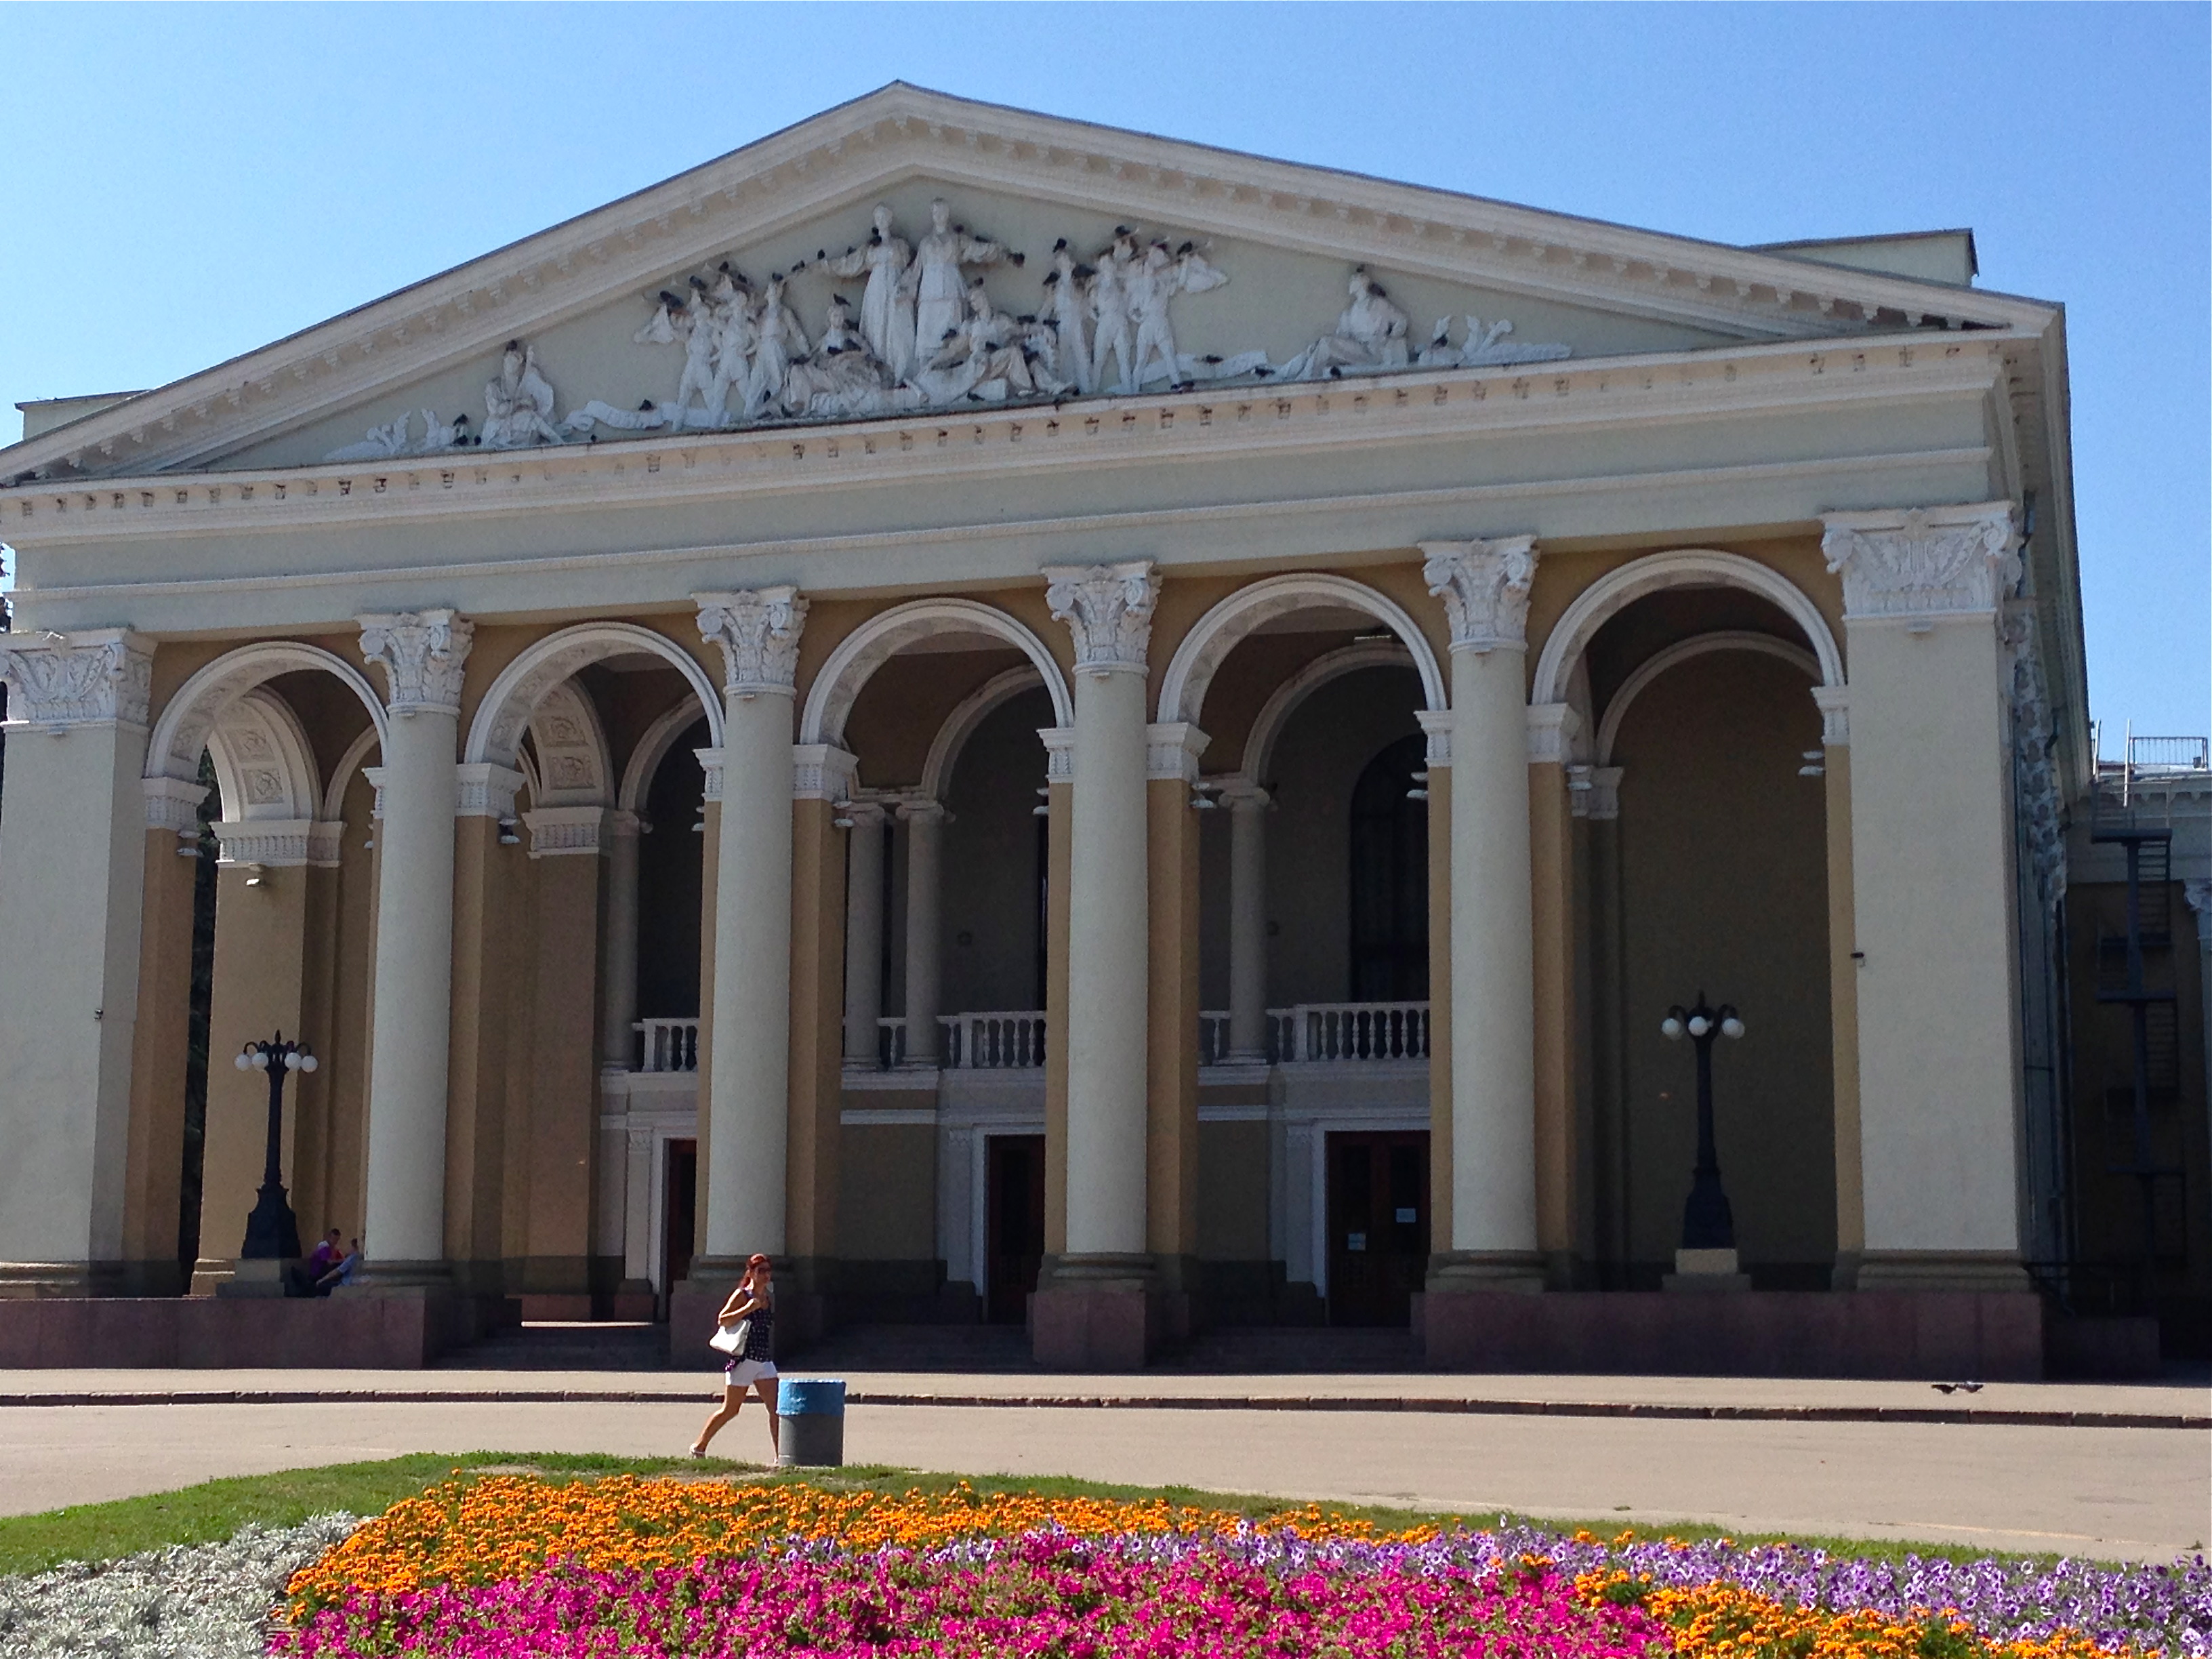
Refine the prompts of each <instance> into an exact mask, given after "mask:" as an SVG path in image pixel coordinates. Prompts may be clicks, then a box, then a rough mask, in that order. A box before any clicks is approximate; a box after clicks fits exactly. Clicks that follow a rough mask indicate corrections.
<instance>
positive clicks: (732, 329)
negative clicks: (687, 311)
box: [702, 263, 760, 426]
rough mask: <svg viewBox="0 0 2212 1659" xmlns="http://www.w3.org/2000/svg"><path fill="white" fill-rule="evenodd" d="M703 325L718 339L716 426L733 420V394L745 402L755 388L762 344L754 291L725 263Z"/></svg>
mask: <svg viewBox="0 0 2212 1659" xmlns="http://www.w3.org/2000/svg"><path fill="white" fill-rule="evenodd" d="M705 297H706V304H705V308H704V315H703V318H702V321H703V322H704V323H705V325H706V326H707V327H708V330H709V331H711V333H712V335H713V338H714V380H712V381H711V382H710V383H709V384H708V393H707V418H708V421H709V422H712V423H713V424H714V425H715V426H722V425H726V423H727V422H728V421H729V417H730V394H731V393H732V392H736V393H737V394H738V400H739V401H740V402H743V401H744V397H745V392H746V388H747V387H748V386H750V385H751V384H752V372H753V356H754V353H755V352H756V351H757V349H758V347H759V344H760V319H759V316H758V314H757V307H756V305H755V303H754V301H753V291H752V289H751V287H750V285H749V284H748V283H746V282H745V279H744V277H743V276H740V275H738V272H736V271H735V270H732V269H731V268H730V266H729V264H727V263H725V264H723V266H722V268H721V270H720V271H719V272H718V273H717V274H716V276H715V279H714V284H713V286H712V287H710V288H708V289H707V291H706V296H705Z"/></svg>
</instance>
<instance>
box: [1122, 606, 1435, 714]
mask: <svg viewBox="0 0 2212 1659" xmlns="http://www.w3.org/2000/svg"><path fill="white" fill-rule="evenodd" d="M1316 606H1328V607H1330V608H1333V609H1337V610H1346V611H1365V612H1366V613H1367V614H1368V615H1369V616H1370V617H1374V618H1375V619H1376V621H1377V622H1379V623H1382V624H1383V626H1384V627H1385V628H1388V629H1389V630H1390V631H1391V632H1392V633H1393V634H1395V635H1397V636H1398V641H1399V643H1400V644H1401V645H1402V646H1403V647H1405V649H1406V652H1407V655H1408V656H1409V657H1410V658H1411V659H1412V660H1413V666H1414V668H1415V669H1416V670H1418V671H1419V673H1420V676H1421V692H1422V695H1423V696H1425V697H1426V698H1427V700H1428V706H1429V707H1430V708H1432V709H1442V708H1449V707H1450V706H1451V694H1450V690H1449V687H1448V685H1447V684H1446V682H1445V679H1444V673H1443V668H1442V667H1441V666H1440V665H1438V664H1437V653H1435V652H1434V651H1432V650H1431V649H1430V648H1429V641H1428V638H1427V636H1426V635H1424V634H1423V633H1422V632H1421V630H1420V629H1419V627H1418V626H1417V625H1416V624H1415V623H1414V621H1413V618H1412V617H1409V616H1407V614H1406V612H1405V610H1404V609H1403V607H1401V606H1400V605H1398V604H1397V603H1396V602H1395V601H1394V600H1391V599H1386V598H1385V597H1384V596H1383V595H1382V594H1381V593H1378V592H1376V591H1375V590H1374V589H1373V588H1371V587H1370V586H1367V585H1366V584H1365V583H1364V582H1356V581H1353V580H1351V579H1350V578H1349V577H1346V576H1332V575H1326V574H1320V573H1318V572H1316V573H1310V574H1291V575H1283V576H1269V577H1267V578H1266V579H1265V580H1261V581H1256V582H1254V583H1252V584H1250V585H1249V586H1245V587H1240V588H1238V589H1237V591H1236V592H1234V593H1231V595H1230V596H1229V597H1228V598H1227V599H1223V600H1222V601H1221V602H1220V603H1219V604H1218V605H1215V606H1214V607H1213V608H1212V610H1211V611H1207V612H1206V614H1205V615H1204V616H1203V617H1200V618H1199V620H1198V625H1197V626H1196V627H1194V628H1193V629H1191V630H1190V632H1189V633H1188V634H1186V635H1183V640H1182V644H1181V645H1179V646H1177V647H1176V653H1175V655H1174V656H1173V657H1172V658H1170V659H1169V661H1168V671H1167V674H1166V676H1165V677H1164V678H1163V679H1162V681H1161V683H1160V714H1159V718H1160V720H1162V721H1163V722H1167V721H1171V720H1188V721H1190V722H1192V723H1193V724H1196V723H1197V722H1198V718H1199V715H1200V713H1202V712H1203V711H1204V709H1205V708H1206V690H1207V688H1208V687H1210V686H1211V685H1212V684H1213V676H1214V674H1215V673H1216V672H1217V671H1218V670H1219V669H1220V667H1221V664H1222V661H1223V659H1225V658H1226V657H1227V656H1228V655H1229V653H1231V651H1232V650H1234V649H1236V647H1237V644H1238V643H1239V642H1240V641H1243V639H1244V638H1246V637H1247V636H1248V635H1250V634H1252V633H1253V632H1254V631H1255V630H1256V629H1258V628H1259V627H1260V626H1261V624H1262V623H1267V622H1271V621H1273V619H1274V618H1275V617H1282V616H1287V615H1289V614H1290V613H1291V611H1304V610H1310V609H1312V608H1314V607H1316Z"/></svg>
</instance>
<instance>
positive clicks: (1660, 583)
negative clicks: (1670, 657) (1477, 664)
mask: <svg viewBox="0 0 2212 1659" xmlns="http://www.w3.org/2000/svg"><path fill="white" fill-rule="evenodd" d="M1674 587H1735V588H1741V589H1742V590H1743V591H1744V592H1749V593H1754V594H1757V595H1758V596H1759V598H1760V599H1765V600H1766V601H1767V602H1768V603H1769V604H1771V605H1774V606H1775V607H1776V608H1777V609H1778V610H1779V611H1782V613H1783V614H1784V615H1785V616H1786V617H1789V618H1790V621H1791V622H1792V623H1795V624H1796V627H1797V629H1798V631H1799V632H1800V633H1801V634H1802V635H1804V636H1805V642H1806V644H1807V645H1808V646H1809V647H1811V649H1812V655H1813V660H1814V669H1815V672H1814V679H1815V680H1816V681H1817V682H1818V683H1819V684H1821V685H1824V686H1840V685H1842V684H1844V653H1843V651H1842V650H1841V648H1840V647H1838V645H1837V643H1836V636H1835V635H1834V634H1833V633H1832V632H1831V631H1830V630H1829V628H1828V623H1827V619H1826V617H1822V616H1821V615H1820V607H1819V606H1817V605H1814V603H1813V601H1812V599H1810V598H1809V597H1808V596H1807V594H1806V593H1805V592H1804V590H1803V589H1802V588H1800V587H1799V586H1797V585H1796V583H1795V582H1793V581H1791V580H1790V579H1789V578H1788V577H1786V576H1784V575H1783V574H1780V573H1779V572H1778V571H1776V570H1773V569H1771V568H1769V567H1767V566H1765V565H1763V564H1760V563H1759V562H1758V561H1757V560H1755V559H1747V558H1745V557H1744V556H1742V555H1741V553H1723V552H1718V551H1717V550H1713V549H1711V548H1685V549H1680V550H1676V551H1674V552H1669V553H1654V554H1650V555H1649V556H1646V557H1644V558H1640V559H1635V560H1632V561H1631V562H1629V563H1627V564H1625V565H1623V566H1621V567H1620V568H1619V569H1618V570H1612V571H1608V572H1607V574H1605V575H1603V576H1601V577H1600V578H1599V579H1598V580H1596V581H1595V582H1593V583H1591V584H1590V585H1589V586H1588V587H1586V588H1584V589H1583V591H1582V592H1580V593H1578V594H1577V595H1576V596H1575V600H1574V603H1572V604H1571V605H1569V606H1568V607H1567V608H1566V611H1565V613H1564V614H1562V615H1561V617H1559V621H1558V622H1557V623H1553V627H1552V631H1551V634H1550V635H1549V636H1548V637H1547V639H1546V640H1545V641H1544V648H1543V651H1542V653H1541V654H1540V655H1539V656H1538V657H1537V659H1536V671H1535V674H1534V678H1533V679H1532V682H1531V684H1530V686H1529V690H1528V701H1529V702H1530V703H1532V704H1535V705H1540V706H1541V705H1543V704H1547V703H1558V702H1566V701H1567V690H1568V686H1569V684H1570V681H1571V678H1572V677H1573V675H1574V673H1575V671H1576V670H1577V668H1578V667H1580V665H1581V664H1582V660H1583V653H1584V652H1586V651H1587V650H1589V642H1590V641H1591V640H1592V639H1593V638H1595V636H1596V634H1597V631H1598V629H1601V628H1602V627H1604V626H1605V624H1606V623H1607V622H1609V621H1611V620H1612V619H1613V617H1617V616H1619V615H1620V612H1621V611H1625V610H1626V609H1627V608H1628V607H1629V606H1630V605H1633V604H1634V603H1635V602H1636V601H1637V600H1638V599H1642V598H1644V596H1645V595H1646V594H1648V593H1657V592H1663V591H1665V590H1666V589H1668V588H1674ZM1614 700H1615V701H1616V702H1618V701H1619V696H1618V695H1617V694H1616V696H1615V699H1614Z"/></svg>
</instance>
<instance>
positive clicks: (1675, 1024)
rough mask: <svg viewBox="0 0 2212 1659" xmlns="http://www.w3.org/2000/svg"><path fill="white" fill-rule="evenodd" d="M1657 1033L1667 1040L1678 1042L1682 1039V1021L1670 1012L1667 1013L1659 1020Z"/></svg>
mask: <svg viewBox="0 0 2212 1659" xmlns="http://www.w3.org/2000/svg"><path fill="white" fill-rule="evenodd" d="M1659 1035H1660V1036H1662V1037H1665V1038H1666V1039H1667V1041H1668V1042H1680V1041H1681V1040H1682V1022H1681V1021H1680V1020H1679V1019H1677V1018H1674V1015H1672V1014H1669V1015H1668V1016H1667V1018H1664V1019H1662V1020H1661V1021H1660V1022H1659Z"/></svg>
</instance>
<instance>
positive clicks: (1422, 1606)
mask: <svg viewBox="0 0 2212 1659" xmlns="http://www.w3.org/2000/svg"><path fill="white" fill-rule="evenodd" d="M289 1588H290V1601H289V1606H288V1613H289V1625H288V1626H287V1627H286V1628H284V1629H283V1630H281V1631H280V1632H278V1633H277V1634H276V1637H275V1638H272V1651H274V1652H276V1653H278V1654H282V1655H287V1656H295V1659H367V1656H370V1655H402V1654H452V1655H461V1656H470V1659H523V1656H532V1659H586V1656H589V1659H601V1656H607V1659H612V1656H617V1655H619V1656H623V1659H663V1656H670V1659H672V1656H676V1655H679V1654H693V1653H698V1654H715V1655H720V1654H732V1655H744V1656H747V1659H787V1656H788V1659H798V1656H800V1655H805V1656H808V1659H866V1656H891V1655H897V1656H916V1659H920V1656H935V1655H961V1656H971V1655H972V1656H1000V1655H1004V1656H1008V1659H1012V1656H1044V1655H1054V1656H1061V1655H1064V1656H1069V1659H1076V1656H1095V1659H1108V1656H1129V1659H1217V1656H1218V1659H1231V1656H1237V1659H1243V1656H1283V1659H1288V1656H1292V1655H1299V1656H1304V1655H1314V1656H1320V1655H1331V1656H1337V1655H1341V1656H1346V1659H1351V1656H1366V1655H1389V1656H1401V1659H1429V1656H1437V1659H1442V1656H1447V1655H1449V1656H1463V1655H1472V1656H1480V1659H1538V1656H1546V1659H1549V1656H1559V1659H1666V1656H1680V1659H1770V1656H1771V1659H2093V1656H2096V1655H2100V1654H2108V1653H2130V1654H2142V1655H2152V1654H2166V1655H2170V1656H2172V1659H2206V1656H2212V1572H2208V1571H2207V1570H2206V1568H2205V1567H2204V1565H2203V1562H2202V1561H2201V1560H2200V1561H2198V1562H2197V1563H2196V1564H2195V1565H2191V1566H2189V1567H2186V1568H2175V1569H2118V1568H2109V1567H2103V1566H2095V1565H2087V1564H2082V1563H2068V1562H2061V1563H2059V1564H2058V1565H2057V1566H2055V1567H2033V1566H2030V1565H2021V1564H2018V1563H2005V1562H2000V1561H1996V1560H1990V1561H1983V1562H1978V1563H1975V1564H1973V1565H1958V1564H1954V1563H1951V1562H1948V1561H1942V1560H1923V1559H1914V1558H1907V1559H1905V1561H1903V1562H1901V1563H1882V1562H1875V1561H1863V1560H1857V1559H1845V1558H1839V1557H1833V1556H1830V1555H1827V1554H1826V1553H1822V1552H1820V1551H1817V1550H1809V1549H1803V1548H1799V1547H1792V1546H1773V1547H1755V1548H1739V1547H1735V1546H1733V1545H1731V1544H1729V1543H1728V1542H1727V1541H1716V1542H1711V1543H1705V1544H1696V1545H1691V1544H1683V1543H1679V1542H1675V1541H1664V1542H1641V1543H1639V1542H1637V1541H1634V1539H1633V1537H1632V1534H1623V1535H1622V1536H1621V1537H1620V1538H1619V1539H1616V1540H1614V1541H1611V1542H1607V1541H1601V1540H1599V1539H1597V1538H1595V1537H1594V1536H1592V1535H1590V1534H1587V1533H1581V1534H1575V1535H1573V1536H1572V1537H1568V1536H1563V1535H1561V1534H1557V1533H1551V1532H1546V1531H1543V1530H1541V1529H1538V1528H1500V1529H1496V1530H1490V1531H1475V1530H1471V1529H1453V1530H1443V1529H1439V1528H1433V1527H1424V1528H1415V1529H1412V1530H1409V1531H1406V1532H1401V1533H1386V1532H1383V1531H1382V1530H1380V1529H1378V1528H1375V1527H1374V1526H1372V1525H1371V1524H1370V1523H1368V1522H1363V1521H1358V1520H1356V1519H1352V1518H1348V1517H1344V1516H1335V1515H1332V1514H1330V1513H1328V1512H1326V1511H1324V1510H1320V1509H1318V1508H1312V1507H1308V1508H1302V1509H1297V1510H1284V1511H1281V1512H1279V1513H1277V1514H1273V1515H1270V1516H1265V1517H1263V1518H1261V1519H1260V1520H1257V1521H1252V1520H1249V1519H1247V1518H1245V1517H1243V1516H1235V1515H1231V1514H1227V1513H1225V1512H1222V1511H1218V1510H1200V1509H1192V1508H1184V1507H1177V1506H1174V1505H1170V1504H1165V1503H1161V1502H1152V1503H1121V1502H1115V1501H1111V1500H1106V1499H1097V1498H1077V1499H1050V1498H1038V1497H1033V1496H1027V1495H1006V1494H998V1495H992V1496H985V1495H983V1494H980V1493H977V1492H973V1491H971V1490H969V1489H968V1488H966V1487H962V1488H959V1489H957V1490H955V1491H953V1492H942V1493H936V1494H927V1493H921V1492H910V1493H906V1494H903V1495H894V1494H889V1493H884V1492H875V1491H869V1490H859V1491H848V1492H839V1491H831V1490H827V1489H824V1488H822V1487H818V1486H796V1485H794V1486H728V1485H724V1484H721V1483H707V1482H697V1483H695V1482H685V1481H675V1480H639V1479H636V1478H635V1477H627V1476H624V1477H617V1478H616V1479H613V1480H605V1481H601V1482H599V1483H596V1484H582V1483H579V1484H574V1485H568V1486H555V1485H549V1484H547V1483H544V1482H541V1481H538V1480H517V1479H512V1478H503V1477H501V1478H493V1479H489V1480H482V1481H479V1482H476V1483H474V1484H463V1483H459V1482H456V1483H453V1484H451V1485H448V1486H440V1487H435V1488H433V1489H432V1490H431V1491H430V1492H427V1493H425V1494H423V1495H422V1497H421V1498H412V1499H409V1500H406V1501H404V1502H402V1503H400V1504H395V1505H393V1506H392V1509H390V1510H387V1511H386V1513H385V1514H384V1515H382V1516H379V1517H377V1518H376V1519H375V1520H373V1521H371V1522H368V1524H367V1525H365V1526H363V1527H362V1528H360V1529H359V1530H358V1531H356V1533H354V1534H353V1535H352V1536H351V1537H349V1538H348V1539H347V1540H346V1541H344V1542H343V1543H341V1544H339V1545H338V1546H337V1547H335V1548H334V1549H332V1550H331V1551H330V1552H329V1553H327V1554H326V1555H325V1556H324V1557H323V1558H322V1559H320V1560H319V1561H317V1562H315V1563H313V1564H312V1565H309V1566H308V1567H307V1568H305V1569H303V1570H302V1571H300V1572H299V1573H298V1574H296V1575H295V1577H294V1578H293V1580H292V1582H291V1584H290V1587H289Z"/></svg>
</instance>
